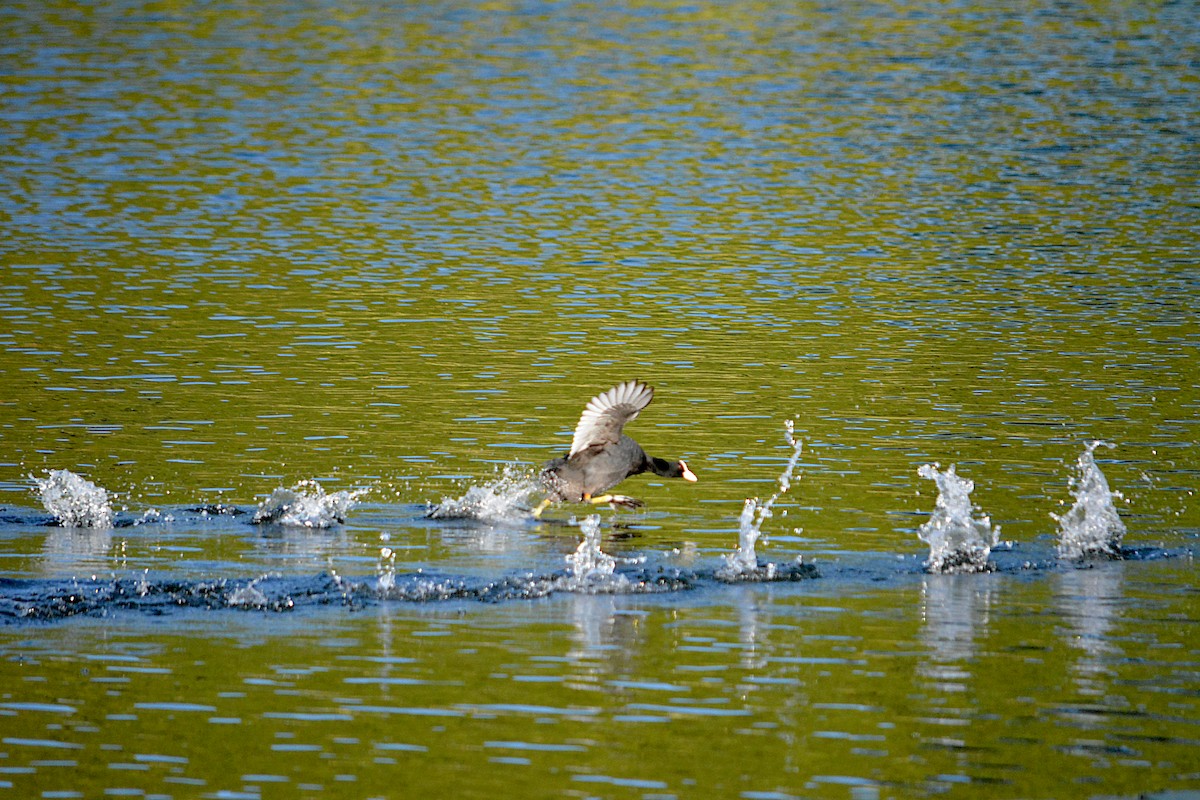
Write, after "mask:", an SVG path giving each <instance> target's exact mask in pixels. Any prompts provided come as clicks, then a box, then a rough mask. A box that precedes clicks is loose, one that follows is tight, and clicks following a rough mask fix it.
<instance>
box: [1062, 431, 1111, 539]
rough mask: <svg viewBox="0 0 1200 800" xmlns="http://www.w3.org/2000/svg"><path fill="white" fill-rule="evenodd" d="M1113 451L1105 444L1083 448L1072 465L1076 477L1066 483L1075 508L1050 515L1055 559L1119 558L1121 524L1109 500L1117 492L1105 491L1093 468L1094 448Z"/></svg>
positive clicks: (1100, 474) (1104, 483)
mask: <svg viewBox="0 0 1200 800" xmlns="http://www.w3.org/2000/svg"><path fill="white" fill-rule="evenodd" d="M1101 446H1103V447H1108V448H1113V447H1116V445H1114V444H1111V443H1109V442H1102V441H1095V442H1091V443H1089V444H1088V445H1087V447H1086V449H1085V450H1084V451H1083V453H1082V454H1081V455H1080V456H1079V460H1078V461H1077V462H1076V463H1075V468H1076V470H1077V474H1076V475H1072V476H1071V479H1070V484H1069V486H1070V490H1071V494H1072V495H1073V496H1074V497H1075V504H1074V505H1073V506H1071V508H1070V510H1069V511H1067V512H1066V513H1065V514H1063V515H1062V516H1059V515H1057V514H1051V515H1050V516H1051V517H1053V518H1054V519H1055V520H1057V521H1058V527H1059V532H1058V557H1059V558H1065V559H1083V558H1092V557H1101V558H1117V557H1119V556H1120V555H1121V540H1122V539H1123V538H1124V537H1125V523H1124V522H1122V521H1121V517H1120V515H1119V514H1117V508H1116V506H1115V505H1113V498H1114V497H1116V498H1120V497H1122V495H1121V493H1120V492H1114V491H1112V490H1111V489H1109V488H1108V480H1107V479H1106V478H1105V477H1104V473H1103V472H1101V471H1100V467H1098V466H1096V458H1095V455H1094V454H1095V451H1096V448H1097V447H1101Z"/></svg>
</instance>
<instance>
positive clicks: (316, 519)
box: [253, 480, 367, 528]
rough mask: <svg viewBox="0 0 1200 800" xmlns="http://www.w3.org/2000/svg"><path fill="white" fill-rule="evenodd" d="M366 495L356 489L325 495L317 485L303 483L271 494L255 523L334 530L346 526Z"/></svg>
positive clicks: (365, 491)
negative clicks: (358, 503)
mask: <svg viewBox="0 0 1200 800" xmlns="http://www.w3.org/2000/svg"><path fill="white" fill-rule="evenodd" d="M366 493H367V490H366V489H355V490H353V491H351V490H343V491H340V492H334V493H333V494H325V490H324V489H323V488H322V487H321V484H319V483H317V482H316V481H313V480H308V481H301V482H300V483H298V484H296V485H295V486H293V487H292V488H291V489H285V488H283V487H282V486H281V487H279V488H278V489H276V490H275V491H273V492H271V496H270V497H268V498H267V499H266V500H264V501H262V503H260V504H259V506H258V510H257V511H255V512H254V520H253V521H254V522H255V523H256V524H275V525H291V526H296V527H303V528H331V527H333V526H334V525H337V524H339V523H342V522H345V521H346V515H347V514H349V513H350V509H352V508H353V507H354V506H355V504H356V503H357V502H358V498H359V497H361V496H362V495H364V494H366Z"/></svg>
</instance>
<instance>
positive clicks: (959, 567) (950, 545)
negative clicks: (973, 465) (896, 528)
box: [917, 464, 1000, 572]
mask: <svg viewBox="0 0 1200 800" xmlns="http://www.w3.org/2000/svg"><path fill="white" fill-rule="evenodd" d="M917 474H918V475H920V476H921V477H922V478H929V479H930V480H932V481H935V482H936V483H937V487H938V497H937V502H936V504H935V507H934V510H933V513H932V514H931V515H930V517H929V521H928V522H926V523H924V524H922V525H921V527H919V528H917V536H918V537H919V538H920V539H921V541H923V542H925V543H927V544H928V545H929V560H927V561H926V562H925V567H926V568H927V569H928V570H929V571H930V572H984V571H986V570H988V569H989V568H990V567H989V564H988V556H990V555H991V552H992V548H993V547H995V546H996V544H997V543H998V542H999V541H1000V526H999V525H997V526H996V527H995V528H993V527H992V523H991V519H990V518H989V517H987V516H986V515H985V516H982V517H979V518H978V519H976V518H974V517H973V516H972V514H974V512H975V506H974V504H973V503H972V502H971V492H972V490H974V489H975V483H974V482H973V481H971V480H968V479H967V478H962V477H959V476H958V475H957V474H955V472H954V465H953V464H951V465H950V467H949V469H947V470H946V471H945V472H939V471H938V468H937V465H936V464H925V465H924V466H922V467H921V468H920V469H918V470H917Z"/></svg>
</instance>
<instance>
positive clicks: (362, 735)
mask: <svg viewBox="0 0 1200 800" xmlns="http://www.w3.org/2000/svg"><path fill="white" fill-rule="evenodd" d="M1192 570H1193V568H1192V566H1191V564H1190V563H1189V564H1187V565H1182V564H1176V565H1166V564H1162V563H1160V564H1153V565H1151V564H1141V565H1135V564H1131V565H1121V564H1113V565H1107V566H1105V567H1103V568H1101V569H1097V570H1092V571H1078V570H1072V571H1069V572H1065V573H1062V574H1059V575H1055V576H1051V577H1050V578H1048V579H1046V580H1037V581H1032V582H1030V581H1023V580H1019V579H1017V580H1014V579H1011V578H1005V577H1002V576H959V577H953V576H932V577H929V578H927V579H926V580H925V581H924V582H919V583H916V584H914V585H911V586H909V587H907V588H902V589H897V590H894V591H889V592H887V593H885V594H884V595H880V594H878V593H877V592H875V591H872V590H865V591H856V590H854V589H852V588H846V587H843V588H842V589H841V590H840V591H839V592H838V593H837V595H836V596H830V595H826V594H822V593H820V592H818V593H816V594H815V595H814V594H811V593H803V594H801V593H795V592H793V591H790V590H787V589H779V590H770V591H768V590H756V589H753V588H749V587H741V588H739V589H738V590H737V592H736V593H730V594H727V595H723V596H721V597H718V598H713V602H710V603H703V602H702V603H700V604H693V603H690V602H687V601H684V602H682V603H680V602H678V601H672V602H670V603H667V604H663V603H660V602H657V601H654V600H650V601H645V600H642V601H639V600H635V599H632V598H613V597H586V596H578V597H569V598H563V599H561V600H555V601H553V602H550V603H546V604H538V605H536V606H528V605H518V606H508V607H502V608H494V607H487V608H480V607H479V606H474V607H470V606H468V607H462V608H451V609H445V610H442V611H432V612H424V613H420V612H417V613H408V612H401V611H399V610H397V609H390V610H380V611H379V613H367V614H359V615H353V614H352V615H348V616H343V617H340V618H337V619H332V618H329V617H328V616H324V617H322V618H320V619H309V620H299V619H295V620H292V621H284V622H283V625H282V627H278V626H275V630H274V631H273V632H272V633H271V634H269V635H266V636H264V633H266V632H265V631H263V630H262V629H261V626H262V623H261V622H257V621H255V620H254V619H253V617H252V616H245V615H236V614H235V617H234V618H229V617H225V618H222V619H220V620H218V619H213V620H211V621H206V622H201V623H200V624H199V625H198V626H189V627H193V628H194V630H193V631H192V633H191V634H186V635H181V634H178V633H176V632H174V631H172V630H171V628H170V627H169V626H162V627H161V628H160V629H159V630H157V631H146V630H140V631H137V632H132V631H129V630H128V629H126V628H125V627H124V626H121V625H116V626H113V625H111V624H109V623H104V624H102V625H84V626H82V627H74V628H53V629H47V630H45V631H42V632H39V634H38V635H37V636H36V641H25V642H20V641H18V640H19V639H20V638H22V636H25V637H28V633H25V634H21V633H18V632H15V631H13V632H6V633H4V636H3V638H4V645H3V646H4V648H5V650H7V651H10V652H11V651H12V650H14V649H20V650H21V651H22V652H23V653H24V656H23V657H22V659H21V661H20V662H17V663H14V662H10V663H9V666H8V667H7V668H6V671H7V672H8V673H9V674H10V675H11V676H12V677H14V678H16V679H17V680H19V681H20V683H19V684H13V683H10V684H9V686H10V691H11V690H12V689H14V688H16V687H17V686H20V689H19V695H18V696H19V697H20V698H21V702H16V703H15V702H10V701H9V698H8V697H6V698H5V702H0V713H3V714H4V715H5V718H6V722H5V738H4V750H5V751H6V756H7V757H6V759H5V763H6V764H7V765H8V766H10V767H21V768H20V769H9V770H6V772H7V773H8V774H7V775H5V776H4V778H5V779H7V780H9V781H10V782H11V783H12V785H13V786H14V787H15V788H17V789H18V790H22V789H28V788H30V787H38V788H41V789H43V790H47V791H56V790H59V789H70V788H71V787H78V786H84V785H95V786H104V787H113V788H123V789H131V790H134V791H136V792H145V793H147V794H159V793H162V794H166V795H170V796H218V794H217V793H219V792H232V793H237V792H242V793H246V794H252V795H255V796H262V797H288V796H294V795H295V794H296V793H297V791H306V792H315V793H324V792H330V791H337V792H338V793H344V792H350V793H352V794H354V795H355V796H363V797H376V796H397V795H403V796H412V795H415V794H416V793H418V792H423V793H432V794H440V793H444V792H445V791H447V790H449V788H450V787H453V790H454V791H455V792H456V793H461V794H463V795H464V796H495V795H500V794H514V793H516V794H528V795H530V796H538V797H544V796H554V795H562V794H567V795H573V794H577V793H581V794H588V795H592V794H594V795H597V796H630V795H631V796H645V795H653V796H660V795H667V796H681V797H682V796H702V795H703V796H712V795H714V794H717V795H721V796H739V795H741V794H742V793H747V792H749V793H773V792H774V793H779V794H781V795H785V796H811V797H845V796H847V793H848V792H851V789H852V788H853V787H857V788H854V789H853V792H851V793H852V794H853V796H859V793H864V794H863V796H879V797H905V796H914V795H922V796H924V795H928V794H939V793H942V792H946V791H951V790H956V791H969V792H971V793H973V794H989V795H990V796H994V795H992V794H990V793H993V792H995V793H998V794H1000V795H1003V796H1023V797H1030V796H1034V797H1063V796H1097V795H1103V796H1134V795H1136V794H1137V793H1138V792H1141V791H1144V790H1146V789H1148V788H1154V787H1158V788H1164V787H1169V786H1187V785H1193V784H1192V782H1193V781H1194V779H1195V778H1194V769H1195V764H1196V762H1195V756H1194V750H1195V739H1194V719H1195V716H1194V712H1195V698H1194V692H1192V688H1193V687H1194V679H1195V670H1194V664H1193V661H1194V653H1193V652H1192V650H1191V648H1190V646H1189V645H1187V644H1186V643H1185V642H1186V640H1185V638H1181V637H1186V633H1185V632H1184V631H1182V630H1180V628H1179V627H1178V625H1177V624H1176V623H1174V622H1172V621H1171V618H1175V619H1185V618H1195V615H1196V613H1197V611H1198V610H1197V609H1196V608H1195V592H1170V593H1167V594H1163V593H1162V592H1161V589H1160V588H1158V587H1156V586H1154V584H1155V583H1156V582H1159V581H1184V582H1186V581H1190V580H1191V576H1192V574H1193V572H1192ZM1146 591H1149V592H1151V593H1152V594H1153V595H1154V596H1155V597H1156V601H1155V602H1156V604H1157V605H1158V608H1149V607H1147V606H1145V605H1143V604H1142V603H1141V602H1140V600H1139V595H1140V594H1142V593H1143V592H1146ZM947 601H952V602H953V606H950V605H948V604H947ZM947 609H951V610H947ZM1031 612H1032V613H1031ZM152 627H153V626H152ZM147 633H150V634H151V635H149V636H147ZM195 634H201V635H195ZM1034 687H1036V689H1035V688H1034ZM1034 753H1040V754H1042V755H1041V756H1040V758H1041V760H1040V761H1037V762H1036V763H1035V762H1033V761H1031V759H1034V758H1035V757H1034V756H1033V754H1034ZM1050 761H1052V762H1053V764H1054V767H1053V769H1046V764H1047V763H1049V762H1050ZM25 767H31V768H29V769H25ZM751 796H755V795H751Z"/></svg>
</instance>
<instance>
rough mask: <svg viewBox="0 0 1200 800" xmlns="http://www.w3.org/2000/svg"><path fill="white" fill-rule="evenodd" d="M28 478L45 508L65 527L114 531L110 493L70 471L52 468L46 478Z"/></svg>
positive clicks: (31, 476)
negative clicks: (112, 529)
mask: <svg viewBox="0 0 1200 800" xmlns="http://www.w3.org/2000/svg"><path fill="white" fill-rule="evenodd" d="M29 478H30V479H31V480H32V481H34V483H36V484H37V489H36V490H35V491H36V492H37V494H38V495H39V497H41V500H42V505H43V506H45V507H46V510H47V511H49V512H50V513H51V514H53V515H54V518H55V519H57V520H58V524H60V525H62V526H63V527H64V528H111V527H112V524H113V510H112V506H111V505H109V502H108V492H107V491H105V490H104V489H103V488H101V487H99V486H97V485H96V484H94V483H92V482H91V481H89V480H87V479H86V478H82V477H80V476H79V475H76V474H75V473H74V472H71V471H70V470H69V469H53V470H48V471H47V472H46V477H45V478H36V477H34V476H33V475H30V476H29Z"/></svg>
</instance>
